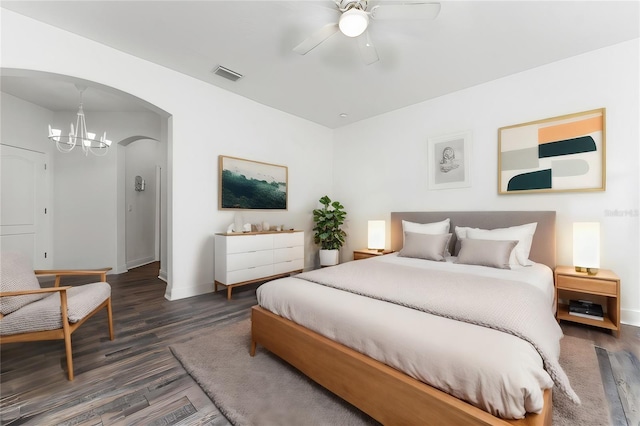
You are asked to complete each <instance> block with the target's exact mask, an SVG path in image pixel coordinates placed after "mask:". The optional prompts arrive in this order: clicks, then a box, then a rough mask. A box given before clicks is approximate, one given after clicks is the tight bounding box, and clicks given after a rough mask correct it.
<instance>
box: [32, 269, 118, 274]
mask: <svg viewBox="0 0 640 426" xmlns="http://www.w3.org/2000/svg"><path fill="white" fill-rule="evenodd" d="M110 270H111V268H101V269H36V270H35V271H33V272H34V273H35V274H36V275H38V276H43V275H60V276H64V275H101V274H106V273H107V272H108V271H110Z"/></svg>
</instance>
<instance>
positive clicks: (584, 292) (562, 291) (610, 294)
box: [554, 266, 620, 337]
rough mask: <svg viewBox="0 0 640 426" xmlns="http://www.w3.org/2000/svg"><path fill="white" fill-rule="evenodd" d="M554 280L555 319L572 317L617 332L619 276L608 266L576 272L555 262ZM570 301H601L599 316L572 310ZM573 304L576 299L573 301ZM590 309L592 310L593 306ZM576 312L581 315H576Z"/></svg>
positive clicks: (618, 321) (618, 322) (598, 302)
mask: <svg viewBox="0 0 640 426" xmlns="http://www.w3.org/2000/svg"><path fill="white" fill-rule="evenodd" d="M554 275H555V281H556V301H557V303H558V309H557V312H556V317H557V319H558V321H560V320H564V321H572V322H576V323H580V324H587V325H592V326H595V327H600V328H604V329H608V330H611V332H612V333H613V335H614V336H616V337H618V336H619V335H620V278H619V277H618V276H617V275H616V274H615V273H614V272H613V271H609V270H607V269H600V270H599V271H598V273H597V274H595V275H588V274H587V273H585V272H576V271H575V269H574V268H573V267H571V266H558V267H557V268H556V270H555V272H554ZM570 301H584V302H583V303H582V305H583V306H584V305H585V302H587V303H588V302H591V303H592V304H597V305H600V306H601V307H602V308H603V311H604V312H603V313H602V316H601V317H599V316H598V315H589V314H588V313H585V312H575V311H576V308H574V312H573V313H572V312H571V304H570V303H571V302H570ZM574 305H575V303H574ZM592 312H593V310H592ZM576 313H578V314H581V315H576Z"/></svg>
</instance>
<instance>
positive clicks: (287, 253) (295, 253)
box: [273, 247, 304, 263]
mask: <svg viewBox="0 0 640 426" xmlns="http://www.w3.org/2000/svg"><path fill="white" fill-rule="evenodd" d="M303 257H304V247H288V248H279V249H275V250H274V251H273V262H274V263H280V262H287V261H289V260H294V259H302V258H303Z"/></svg>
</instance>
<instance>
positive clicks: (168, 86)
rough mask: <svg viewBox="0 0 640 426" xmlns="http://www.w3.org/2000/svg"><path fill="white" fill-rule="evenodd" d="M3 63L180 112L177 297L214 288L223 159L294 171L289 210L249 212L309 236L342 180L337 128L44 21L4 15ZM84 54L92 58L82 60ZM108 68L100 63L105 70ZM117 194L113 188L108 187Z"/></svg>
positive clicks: (173, 228) (172, 245) (172, 288)
mask: <svg viewBox="0 0 640 426" xmlns="http://www.w3.org/2000/svg"><path fill="white" fill-rule="evenodd" d="M1 19H2V52H1V55H2V66H3V67H7V68H17V69H31V70H37V71H46V72H53V73H57V74H62V75H69V76H73V77H78V78H83V79H86V80H89V81H93V82H97V83H100V84H104V85H106V86H110V87H113V88H115V89H117V90H121V91H123V92H126V93H130V94H132V95H135V96H137V97H138V98H141V99H144V100H145V101H147V102H149V103H151V104H153V105H156V106H157V107H158V108H161V109H162V110H164V111H167V112H168V113H170V114H171V116H172V117H171V118H170V121H169V128H168V158H167V162H168V164H167V176H168V182H167V186H168V194H167V202H168V211H167V220H168V235H167V244H168V250H167V258H168V268H167V269H168V270H167V281H168V286H167V292H166V296H167V297H168V298H169V299H177V298H182V297H188V296H192V295H195V294H199V293H203V292H207V291H211V288H212V283H213V276H214V272H213V254H214V253H213V234H214V233H215V232H220V231H224V230H226V227H227V225H228V224H229V223H231V222H232V221H233V213H232V212H220V211H218V205H217V203H218V189H217V182H218V165H217V161H218V156H219V155H232V156H236V157H242V158H248V159H255V160H260V161H264V162H269V163H274V164H281V165H286V166H288V168H289V190H290V193H289V204H290V205H289V210H288V211H287V212H282V213H275V212H265V213H260V214H258V213H254V214H246V215H245V217H246V218H247V219H249V220H253V221H259V220H262V219H264V220H267V221H269V222H270V223H284V224H286V225H287V226H291V227H294V228H298V229H303V230H305V231H307V247H306V252H307V259H306V263H305V264H306V266H307V267H310V266H312V264H313V262H314V254H315V251H316V248H315V247H314V246H313V244H312V243H311V241H312V239H311V234H310V231H311V228H312V221H311V210H312V209H313V208H315V207H316V202H317V200H318V198H320V196H322V195H324V194H325V193H331V189H332V184H331V182H330V181H328V180H326V176H331V174H332V170H333V165H332V162H333V155H332V154H333V152H332V146H331V140H332V132H331V131H330V130H329V129H327V128H324V127H322V126H319V125H316V124H313V123H310V122H308V121H305V120H302V119H299V118H297V117H293V116H291V115H288V114H285V113H282V112H280V111H276V110H274V109H272V108H269V107H265V106H263V105H260V104H257V103H255V102H253V101H250V100H248V99H245V98H242V97H239V96H237V95H234V94H232V93H230V92H226V91H224V90H222V89H219V88H217V87H214V86H212V85H210V84H207V83H204V82H201V81H198V80H195V79H193V78H191V77H188V76H185V75H183V74H179V73H177V72H175V71H172V70H169V69H166V68H163V67H161V66H158V65H155V64H152V63H150V62H147V61H144V60H142V59H139V58H136V57H133V56H131V55H127V54H124V53H122V52H119V51H117V50H114V49H111V48H109V47H106V46H103V45H100V44H98V43H95V42H93V41H90V40H88V39H85V38H82V37H79V36H77V35H75V34H71V33H68V32H65V31H62V30H60V29H57V28H54V27H51V26H49V25H46V24H42V23H40V22H37V21H35V20H32V19H29V18H26V17H24V16H21V15H18V14H15V13H13V12H10V11H7V10H3V11H2V16H1ZM78 52H82V54H83V55H84V58H85V60H83V61H77V60H76V59H75V58H77V54H78ZM96 64H99V66H96ZM107 191H109V190H108V189H107Z"/></svg>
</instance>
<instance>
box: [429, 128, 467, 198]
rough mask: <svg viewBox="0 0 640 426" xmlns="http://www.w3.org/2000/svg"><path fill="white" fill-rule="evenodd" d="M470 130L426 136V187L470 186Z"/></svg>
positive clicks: (449, 187) (450, 187)
mask: <svg viewBox="0 0 640 426" xmlns="http://www.w3.org/2000/svg"><path fill="white" fill-rule="evenodd" d="M471 136H472V133H471V131H465V132H457V133H451V134H447V135H442V136H437V137H430V138H428V154H427V159H428V166H427V172H428V187H429V189H452V188H465V187H469V186H471V155H472V153H471Z"/></svg>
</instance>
